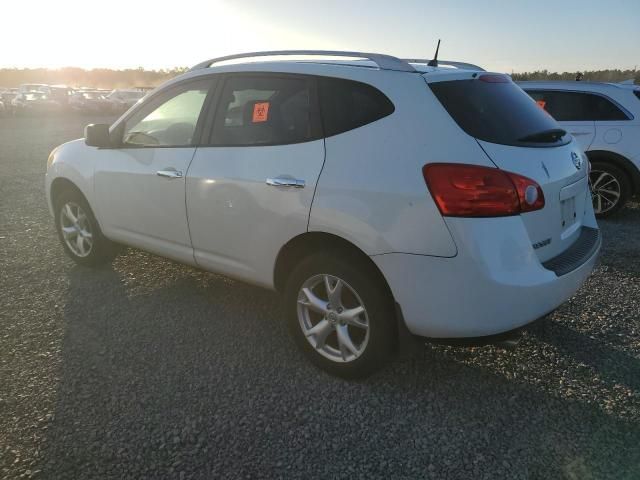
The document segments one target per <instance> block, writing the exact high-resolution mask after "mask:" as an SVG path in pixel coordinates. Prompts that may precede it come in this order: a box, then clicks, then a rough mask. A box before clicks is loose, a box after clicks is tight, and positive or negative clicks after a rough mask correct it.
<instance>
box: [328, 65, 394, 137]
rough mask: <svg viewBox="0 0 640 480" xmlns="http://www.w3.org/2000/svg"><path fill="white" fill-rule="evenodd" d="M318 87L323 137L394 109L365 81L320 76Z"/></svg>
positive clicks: (347, 129)
mask: <svg viewBox="0 0 640 480" xmlns="http://www.w3.org/2000/svg"><path fill="white" fill-rule="evenodd" d="M318 87H319V91H320V109H321V112H322V120H323V126H324V135H325V137H330V136H332V135H337V134H339V133H344V132H348V131H349V130H353V129H355V128H358V127H362V126H363V125H367V124H369V123H371V122H375V121H376V120H380V119H381V118H383V117H386V116H387V115H391V114H392V113H393V111H394V110H395V107H394V106H393V103H391V100H389V99H388V98H387V97H386V96H385V95H384V93H382V92H381V91H380V90H378V89H377V88H375V87H372V86H371V85H367V84H366V83H361V82H355V81H352V80H344V79H340V78H326V77H323V78H319V79H318Z"/></svg>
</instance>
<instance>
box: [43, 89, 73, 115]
mask: <svg viewBox="0 0 640 480" xmlns="http://www.w3.org/2000/svg"><path fill="white" fill-rule="evenodd" d="M39 91H41V92H43V93H44V94H45V95H46V97H47V99H49V100H51V101H53V102H56V103H57V104H58V106H59V110H60V111H64V110H67V109H68V108H69V98H70V96H71V95H72V94H73V89H71V88H69V87H67V86H65V85H51V86H44V87H40V89H39Z"/></svg>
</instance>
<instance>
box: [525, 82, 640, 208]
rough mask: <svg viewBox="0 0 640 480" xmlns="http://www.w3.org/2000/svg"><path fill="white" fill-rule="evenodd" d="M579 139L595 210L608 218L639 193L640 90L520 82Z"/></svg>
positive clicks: (626, 86)
mask: <svg viewBox="0 0 640 480" xmlns="http://www.w3.org/2000/svg"><path fill="white" fill-rule="evenodd" d="M519 86H520V87H521V88H523V89H524V90H525V91H526V92H527V93H528V94H529V95H530V96H531V97H532V98H533V99H534V100H535V101H536V102H537V103H538V105H539V106H540V107H542V108H544V109H545V110H546V111H547V112H548V113H549V114H550V115H551V116H552V117H554V118H555V119H556V120H557V121H558V123H559V124H560V125H561V126H562V127H563V128H564V129H565V130H567V131H568V132H569V133H571V134H572V135H573V136H574V137H575V139H576V140H577V141H578V143H579V144H580V146H581V147H582V148H583V150H584V151H585V152H586V154H587V156H588V158H589V160H590V162H591V173H590V180H591V188H592V197H593V207H594V210H595V213H596V215H597V216H599V217H607V216H609V215H611V214H613V213H615V212H617V211H618V210H619V209H620V208H622V207H623V206H624V204H625V203H626V202H627V200H628V199H629V198H630V197H631V196H633V195H637V194H639V193H640V86H638V85H634V84H633V83H632V82H623V83H601V82H579V81H576V82H566V81H544V82H540V81H535V82H533V81H531V82H519Z"/></svg>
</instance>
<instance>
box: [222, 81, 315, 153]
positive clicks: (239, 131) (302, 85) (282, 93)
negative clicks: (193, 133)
mask: <svg viewBox="0 0 640 480" xmlns="http://www.w3.org/2000/svg"><path fill="white" fill-rule="evenodd" d="M319 123H320V122H319V115H318V113H317V108H315V96H314V95H313V85H312V81H311V80H310V79H308V78H304V77H293V76H292V77H286V76H246V77H245V76H242V77H231V78H229V79H228V80H227V81H226V82H225V86H224V89H223V90H222V94H221V96H220V99H219V100H218V108H217V111H216V115H215V121H214V127H213V139H212V143H213V144H214V145H228V146H253V145H284V144H291V143H300V142H307V141H310V140H315V139H317V138H320V134H319V126H320V125H319Z"/></svg>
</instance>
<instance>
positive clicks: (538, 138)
mask: <svg viewBox="0 0 640 480" xmlns="http://www.w3.org/2000/svg"><path fill="white" fill-rule="evenodd" d="M566 134H567V132H566V131H565V130H563V129H561V128H550V129H549V130H543V131H542V132H537V133H532V134H531V135H527V136H526V137H522V138H519V139H518V141H519V142H545V143H546V142H557V141H558V140H560V139H561V138H562V137H564V136H565V135H566Z"/></svg>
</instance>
